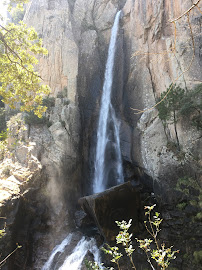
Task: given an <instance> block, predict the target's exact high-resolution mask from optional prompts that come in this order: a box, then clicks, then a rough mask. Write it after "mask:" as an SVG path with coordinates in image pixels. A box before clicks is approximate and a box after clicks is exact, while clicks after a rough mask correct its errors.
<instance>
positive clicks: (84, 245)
mask: <svg viewBox="0 0 202 270" xmlns="http://www.w3.org/2000/svg"><path fill="white" fill-rule="evenodd" d="M88 250H89V251H90V252H91V253H92V254H93V256H94V260H95V261H96V262H99V249H98V248H97V246H96V242H95V239H93V238H91V239H90V240H86V239H85V237H82V239H81V240H80V241H79V242H78V244H77V245H76V247H75V249H74V250H73V252H72V254H71V255H70V256H68V257H67V258H66V260H65V262H64V263H63V265H62V266H61V267H60V268H59V269H58V270H79V269H80V268H81V264H82V262H83V259H84V257H85V255H86V254H87V252H88Z"/></svg>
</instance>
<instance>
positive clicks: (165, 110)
mask: <svg viewBox="0 0 202 270" xmlns="http://www.w3.org/2000/svg"><path fill="white" fill-rule="evenodd" d="M168 92H169V93H168ZM184 94H185V90H184V89H182V88H181V87H179V86H176V85H175V84H173V85H170V86H169V87H168V89H167V90H166V91H165V92H163V93H162V94H161V96H160V98H159V100H158V101H160V100H163V101H162V102H161V103H160V104H158V105H157V109H158V111H159V118H160V119H161V120H163V121H164V122H169V123H176V122H177V120H178V116H177V115H176V111H178V110H179V109H180V108H181V106H182V98H183V97H184ZM165 96H166V98H165Z"/></svg>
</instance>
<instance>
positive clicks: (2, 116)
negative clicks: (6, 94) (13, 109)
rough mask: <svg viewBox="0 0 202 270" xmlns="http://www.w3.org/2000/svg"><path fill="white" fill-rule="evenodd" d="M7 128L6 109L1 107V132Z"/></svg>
mask: <svg viewBox="0 0 202 270" xmlns="http://www.w3.org/2000/svg"><path fill="white" fill-rule="evenodd" d="M5 129H6V120H5V109H4V108H0V132H2V131H4V130H5Z"/></svg>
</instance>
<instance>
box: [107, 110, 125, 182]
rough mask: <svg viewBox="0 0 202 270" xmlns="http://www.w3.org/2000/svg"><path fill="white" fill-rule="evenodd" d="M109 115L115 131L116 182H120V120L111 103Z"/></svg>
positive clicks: (121, 175) (121, 174)
mask: <svg viewBox="0 0 202 270" xmlns="http://www.w3.org/2000/svg"><path fill="white" fill-rule="evenodd" d="M110 110H111V117H112V121H113V124H114V133H115V136H114V137H115V144H116V155H117V164H116V167H117V178H116V179H117V184H121V183H123V182H124V179H123V167H122V157H121V146H120V136H119V131H120V122H119V121H118V119H117V118H116V114H115V111H114V108H113V107H112V105H111V108H110Z"/></svg>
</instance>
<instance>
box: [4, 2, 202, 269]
mask: <svg viewBox="0 0 202 270" xmlns="http://www.w3.org/2000/svg"><path fill="white" fill-rule="evenodd" d="M191 5H192V1H191V0H190V1H189V0H187V1H182V0H157V1H152V0H104V1H103V0H55V1H53V0H35V1H34V0H33V1H31V2H30V3H29V4H28V6H27V11H26V15H25V22H26V23H27V24H28V25H30V26H31V25H32V26H34V27H35V28H36V30H37V32H38V33H39V35H40V36H41V37H42V38H43V41H44V46H45V47H46V48H47V49H48V51H49V54H48V56H46V57H43V58H40V59H39V63H40V65H39V71H40V74H41V76H42V78H43V79H44V81H45V82H46V83H47V84H49V85H50V87H51V90H52V92H51V96H53V97H55V106H54V107H52V108H51V109H50V110H49V111H48V112H47V113H46V116H47V117H48V118H49V120H50V122H51V123H50V126H49V127H48V126H43V125H31V126H29V127H28V130H27V135H26V136H27V137H26V143H27V144H26V147H27V145H28V144H29V143H30V142H31V143H33V145H34V147H33V149H32V152H33V153H34V157H35V160H36V161H37V164H38V165H39V167H40V166H42V167H43V170H42V171H43V174H41V175H42V177H41V179H39V182H37V183H38V184H37V185H39V186H40V185H42V188H41V191H40V193H39V194H40V195H38V197H37V195H36V193H37V192H35V193H34V194H33V193H32V194H31V196H30V197H28V201H32V198H36V197H37V199H36V201H34V202H33V208H34V209H35V210H34V211H36V212H37V209H42V212H43V213H42V214H41V216H42V217H43V218H42V219H43V220H42V221H41V223H40V222H39V223H40V226H38V227H37V226H35V225H33V224H34V220H33V218H32V214H33V213H31V214H30V216H31V218H30V220H31V221H30V222H31V223H30V224H32V225H30V226H32V228H34V229H33V230H35V235H34V240H33V241H32V242H33V243H32V247H31V249H32V248H33V246H35V251H34V252H31V251H30V253H32V255H30V258H31V259H30V258H29V260H28V263H27V268H26V269H29V268H28V265H30V267H34V268H32V269H40V267H41V265H42V263H44V253H43V251H44V250H45V257H47V256H46V253H47V254H48V251H51V250H52V248H53V246H54V244H55V242H57V241H56V240H57V239H56V238H55V239H51V240H50V238H51V236H54V234H53V232H54V233H55V235H57V236H58V235H59V230H61V231H62V232H64V231H65V230H67V231H68V230H69V228H70V227H71V225H70V224H67V223H68V222H67V223H65V222H66V220H70V219H72V215H71V210H72V209H73V207H74V206H75V203H76V200H77V198H78V197H79V196H80V195H86V194H87V193H91V192H92V180H93V174H94V158H95V146H96V130H97V120H98V115H99V107H100V99H101V93H102V85H103V80H104V69H105V62H106V58H107V48H108V44H109V39H110V32H111V27H112V25H113V21H114V17H115V14H116V12H117V11H118V10H120V9H122V10H123V14H122V19H121V29H120V31H119V37H118V42H117V52H116V55H117V56H116V63H115V76H114V83H113V90H112V103H113V106H114V108H115V110H116V113H117V115H118V117H119V119H120V121H121V132H120V133H121V134H120V136H121V151H122V157H123V163H124V170H125V176H126V178H128V179H129V180H136V178H137V171H145V172H146V173H147V174H148V175H149V176H150V178H147V179H149V180H148V181H145V182H144V181H143V185H144V184H147V186H149V188H150V190H152V189H154V191H155V195H156V197H157V195H158V196H159V199H160V201H162V202H163V203H174V204H175V203H179V202H180V203H182V202H183V203H184V202H186V204H187V205H186V206H187V207H188V208H187V212H186V214H185V215H184V216H183V217H182V216H180V215H181V214H180V213H179V212H180V211H178V212H177V214H176V212H172V214H171V215H170V213H167V212H166V213H165V219H166V218H167V222H168V223H169V222H170V224H168V226H171V227H172V230H171V232H172V233H173V232H174V231H175V229H176V227H175V226H176V224H177V226H178V225H179V226H181V225H183V222H184V221H186V222H187V224H188V227H189V229H190V230H187V232H189V234H192V233H193V229H194V228H195V229H196V228H197V226H196V225H194V226H195V227H194V226H192V225H193V224H192V221H193V220H194V217H193V216H192V214H193V213H194V215H196V214H197V211H198V208H197V209H196V208H195V210H193V209H192V210H193V213H192V210H190V207H189V206H190V205H189V203H188V200H189V196H188V194H184V193H183V192H182V190H181V191H180V194H179V191H178V192H177V191H174V187H175V186H176V185H177V180H178V179H179V178H182V177H185V178H186V177H187V178H188V179H190V178H191V177H192V178H194V179H196V180H197V181H198V183H199V186H200V184H201V183H200V178H199V172H200V165H201V162H202V160H201V143H200V142H201V141H200V139H201V134H200V132H199V130H197V129H196V128H195V127H193V126H192V125H191V123H190V121H189V119H183V118H181V119H180V120H179V121H178V123H177V129H178V135H179V143H180V149H181V150H180V151H178V149H176V147H175V142H176V137H175V132H174V125H173V124H169V125H167V126H165V125H163V123H162V121H161V120H160V118H159V117H158V110H157V109H156V108H154V109H152V110H150V108H151V107H153V106H154V105H155V104H156V102H157V99H158V97H159V96H160V94H161V93H162V92H164V91H165V90H166V89H167V88H168V86H169V85H170V83H171V82H175V83H176V84H180V85H181V87H183V88H185V89H186V88H187V89H188V90H187V91H190V90H189V89H193V88H194V86H195V85H198V84H199V83H200V82H201V81H202V74H201V71H200V70H201V65H202V58H201V55H202V54H201V19H202V17H201V13H200V12H199V10H198V9H197V8H196V7H195V8H194V9H193V10H191V12H190V23H191V25H192V27H191V28H190V26H189V23H188V21H187V19H186V16H183V17H182V18H181V19H180V20H179V21H178V22H177V34H176V43H175V29H174V25H173V24H172V23H170V22H169V20H170V19H173V18H176V17H178V16H180V15H181V14H183V12H184V11H186V10H187V9H188V8H189V7H190V6H191ZM190 30H192V32H193V36H194V47H195V51H194V57H193V48H192V35H191V33H190ZM174 44H175V50H174V47H173V46H174ZM134 54H135V55H134ZM190 63H191V66H190ZM189 66H190V67H189ZM183 71H185V72H183ZM182 73H183V74H182ZM180 74H182V75H181V76H180V77H179V75H180ZM178 77H179V79H177V80H176V78H178ZM133 109H139V110H142V111H143V112H142V113H141V114H135V113H134V112H135V111H134V110H133ZM170 142H172V143H174V147H171V146H170V145H169V143H170ZM20 151H21V150H20V149H19V148H17V150H16V152H15V155H18V154H19V153H20ZM27 151H28V150H27ZM28 152H29V151H28ZM26 153H27V152H26V151H25V152H23V153H21V155H20V157H21V158H24V156H25V155H26ZM137 168H138V169H137ZM40 169H41V167H40ZM43 179H45V180H44V182H43ZM151 179H153V180H151ZM178 186H179V185H178ZM187 188H188V189H189V191H188V192H189V193H190V194H191V193H192V194H191V195H193V196H192V200H194V201H196V204H197V206H198V204H199V203H200V200H199V197H200V196H199V194H198V192H199V188H198V187H197V188H196V187H193V189H191V187H190V185H189V184H184V186H183V187H182V188H181V189H184V190H185V189H186V192H187ZM190 190H191V191H190ZM186 192H185V193H186ZM190 194H189V195H190ZM33 200H34V199H33ZM43 203H44V204H45V205H48V207H46V206H45V207H44V208H43V207H42V208H41V204H43ZM31 208H32V207H31ZM20 209H21V210H19V209H17V210H16V211H17V212H18V215H19V216H20V215H22V211H24V209H26V204H23V203H22V207H21V208H20ZM18 210H19V211H18ZM29 210H30V209H27V211H28V212H29ZM47 212H48V214H47ZM50 212H51V213H53V216H51V215H50ZM190 213H191V214H190ZM176 215H177V218H176ZM39 216H40V215H39ZM60 218H61V219H60ZM68 218H69V219H68ZM187 219H189V220H188V221H187ZM170 220H171V221H170ZM173 220H174V221H173ZM16 222H17V223H15V222H14V227H15V225H16V224H17V225H16V226H17V227H18V221H17V219H16ZM63 222H64V223H63ZM179 222H181V223H180V224H179ZM70 223H71V222H70ZM43 224H45V227H43ZM54 228H56V230H54ZM18 229H19V227H18ZM21 229H23V228H21ZM21 229H19V231H22V230H21ZM43 229H44V230H46V232H44V231H43ZM191 230H192V231H191ZM16 231H17V229H16ZM25 231H26V232H27V230H25ZM47 231H48V232H47ZM195 231H196V232H197V233H198V234H199V231H197V229H196V230H195ZM14 232H15V230H14ZM179 232H182V230H181V227H180V229H179ZM183 233H185V232H183ZM19 234H20V233H19ZM44 234H45V237H44ZM29 235H30V234H29ZM23 236H24V234H23ZM23 236H22V235H21V236H19V238H18V237H16V238H14V239H22V238H23ZM62 236H63V234H62V233H61V235H60V236H59V238H60V240H61V237H62ZM188 237H189V238H190V235H189V236H188ZM194 237H195V235H194ZM165 239H167V238H166V236H165ZM19 241H20V240H19ZM40 241H41V243H40ZM179 241H181V239H179ZM186 241H187V240H186ZM186 241H185V242H186ZM185 244H186V245H185V246H186V247H187V248H188V246H189V242H188V241H187V242H186V243H185ZM192 244H193V247H195V243H192ZM197 248H198V246H197ZM24 252H26V250H25V251H24ZM23 256H24V257H23ZM23 256H22V257H21V259H23V258H25V257H26V255H25V254H24V255H23ZM33 265H34V266H33ZM15 267H16V268H15V270H16V269H20V268H17V267H18V266H16V265H15ZM8 269H14V268H12V265H10V268H8ZM30 269H31V268H30ZM184 269H185V268H184ZM187 269H189V268H187Z"/></svg>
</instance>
